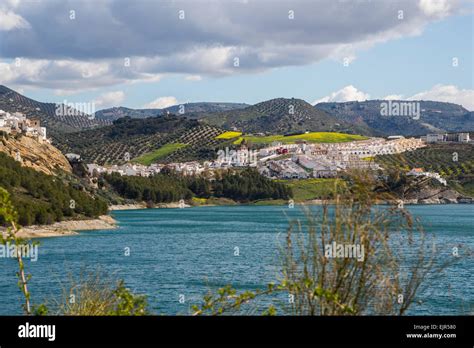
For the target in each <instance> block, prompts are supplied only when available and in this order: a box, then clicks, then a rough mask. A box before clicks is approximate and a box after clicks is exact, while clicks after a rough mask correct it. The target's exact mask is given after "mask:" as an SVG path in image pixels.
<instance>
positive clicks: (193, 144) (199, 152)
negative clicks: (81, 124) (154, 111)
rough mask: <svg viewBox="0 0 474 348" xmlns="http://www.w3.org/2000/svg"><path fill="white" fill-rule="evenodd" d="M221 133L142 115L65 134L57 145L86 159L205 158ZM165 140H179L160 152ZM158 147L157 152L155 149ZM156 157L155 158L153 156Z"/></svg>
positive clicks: (172, 118)
mask: <svg viewBox="0 0 474 348" xmlns="http://www.w3.org/2000/svg"><path fill="white" fill-rule="evenodd" d="M222 133H224V130H221V129H219V128H217V127H212V126H209V125H205V124H201V123H200V122H198V121H197V120H188V119H186V118H183V117H177V116H175V115H166V116H163V117H158V118H156V117H150V118H146V119H132V118H129V117H125V118H121V119H118V120H116V121H114V122H113V124H112V125H110V126H106V127H101V128H96V129H91V130H85V131H81V132H76V133H69V134H65V135H64V136H62V137H61V138H60V139H59V144H58V147H59V148H60V149H61V151H63V153H66V152H72V153H77V154H79V155H81V157H82V159H83V160H84V161H85V162H86V163H97V164H122V163H125V162H127V160H132V161H133V160H136V161H138V162H143V163H147V164H149V163H151V162H150V158H151V159H152V161H153V160H157V161H158V160H159V161H160V162H172V161H187V160H194V159H208V158H213V157H214V156H215V153H216V150H215V147H216V146H217V145H219V144H221V143H225V142H226V141H227V140H221V139H216V137H217V136H218V135H219V134H222ZM168 144H182V145H185V146H176V147H174V148H173V151H170V152H164V151H163V150H161V151H159V150H160V149H162V148H163V147H164V146H168V147H169V145H168ZM157 151H158V153H157ZM155 157H156V158H155Z"/></svg>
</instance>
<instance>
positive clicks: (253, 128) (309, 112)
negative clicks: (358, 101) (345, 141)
mask: <svg viewBox="0 0 474 348" xmlns="http://www.w3.org/2000/svg"><path fill="white" fill-rule="evenodd" d="M199 118H200V119H202V120H203V121H205V122H207V123H209V124H212V125H215V126H218V127H222V128H227V129H229V128H236V129H238V130H240V131H243V132H247V133H265V134H287V133H292V132H304V131H313V132H342V133H351V134H364V135H370V134H372V131H371V130H370V128H369V127H367V126H366V125H361V126H357V125H353V124H350V123H348V122H345V121H340V120H338V119H337V118H335V117H333V116H331V115H329V114H328V113H326V112H325V111H323V110H318V109H315V108H314V107H313V106H312V105H311V104H309V103H307V102H305V101H304V100H301V99H295V98H291V99H286V98H277V99H271V100H268V101H264V102H261V103H258V104H255V105H252V106H249V107H246V108H244V109H239V110H231V111H227V112H215V113H201V114H200V115H199Z"/></svg>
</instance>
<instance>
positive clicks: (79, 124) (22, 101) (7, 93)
mask: <svg viewBox="0 0 474 348" xmlns="http://www.w3.org/2000/svg"><path fill="white" fill-rule="evenodd" d="M0 110H4V111H7V112H11V113H13V112H21V113H23V114H25V115H26V117H27V118H32V117H37V118H39V119H40V121H41V124H42V125H43V126H45V127H47V129H48V130H47V131H48V137H50V136H51V137H52V138H53V140H55V138H56V136H57V134H58V133H68V132H77V131H80V130H83V129H88V128H94V127H99V126H104V125H107V124H110V122H107V121H103V120H97V119H94V118H92V117H90V115H87V114H84V113H81V112H79V111H77V110H73V109H72V108H70V107H67V106H66V107H64V111H66V112H64V113H63V114H59V115H58V114H56V104H55V103H42V102H39V101H36V100H33V99H30V98H28V97H25V96H24V95H21V94H20V93H17V92H15V91H14V90H12V89H10V88H8V87H5V86H2V85H0ZM68 111H73V112H68Z"/></svg>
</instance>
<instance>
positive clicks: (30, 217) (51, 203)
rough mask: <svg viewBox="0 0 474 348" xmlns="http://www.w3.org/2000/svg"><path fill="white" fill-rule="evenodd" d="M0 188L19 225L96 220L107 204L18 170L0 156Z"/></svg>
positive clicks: (50, 179) (63, 184)
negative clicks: (91, 218)
mask: <svg viewBox="0 0 474 348" xmlns="http://www.w3.org/2000/svg"><path fill="white" fill-rule="evenodd" d="M0 187H3V188H5V189H6V190H7V191H8V192H9V193H10V194H11V196H12V202H13V204H14V206H15V208H16V209H17V211H18V215H19V223H20V224H21V225H23V226H27V225H32V224H51V223H53V222H56V221H61V220H63V219H68V218H74V219H80V218H82V217H97V216H100V215H103V214H105V213H106V212H107V203H106V202H105V201H104V200H102V199H100V198H94V197H92V196H91V195H90V194H89V193H87V192H85V191H84V190H83V188H82V187H79V186H74V185H72V184H69V183H67V182H65V181H63V180H62V179H61V178H60V177H54V176H49V175H46V174H43V173H40V172H37V171H35V170H34V169H31V168H25V167H22V166H21V165H20V164H19V163H18V162H17V161H15V160H14V159H13V158H11V157H9V156H7V155H6V154H4V153H0ZM1 223H2V221H0V224H1Z"/></svg>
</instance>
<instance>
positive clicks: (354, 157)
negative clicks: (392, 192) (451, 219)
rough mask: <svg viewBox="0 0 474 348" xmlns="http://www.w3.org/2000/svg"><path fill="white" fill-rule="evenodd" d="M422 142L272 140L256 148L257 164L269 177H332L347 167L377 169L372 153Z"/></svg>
mask: <svg viewBox="0 0 474 348" xmlns="http://www.w3.org/2000/svg"><path fill="white" fill-rule="evenodd" d="M423 146H425V144H424V143H423V141H421V140H420V139H415V138H410V139H406V138H404V137H401V136H397V137H394V138H391V139H382V138H371V139H368V140H362V141H353V142H347V143H330V144H306V143H304V142H302V143H297V144H274V145H273V146H271V147H267V148H265V149H262V150H260V152H259V162H258V165H257V167H258V170H259V172H260V173H261V174H262V175H265V176H267V177H270V178H280V179H302V178H310V177H312V178H332V177H336V176H338V175H339V174H340V173H341V172H343V171H346V170H349V169H372V170H376V169H379V168H380V167H379V165H378V164H376V163H375V162H374V161H373V157H374V156H377V155H388V154H396V153H402V152H405V151H413V150H416V149H418V148H420V147H423Z"/></svg>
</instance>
